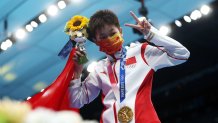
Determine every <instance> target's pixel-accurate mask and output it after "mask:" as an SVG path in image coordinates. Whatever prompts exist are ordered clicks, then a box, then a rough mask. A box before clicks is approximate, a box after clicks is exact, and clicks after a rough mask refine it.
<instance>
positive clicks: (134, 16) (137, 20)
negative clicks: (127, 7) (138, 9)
mask: <svg viewBox="0 0 218 123" xmlns="http://www.w3.org/2000/svg"><path fill="white" fill-rule="evenodd" d="M130 14H131V15H132V17H133V18H134V19H135V20H136V22H137V23H140V21H139V19H138V17H137V16H136V15H135V13H133V12H132V11H130Z"/></svg>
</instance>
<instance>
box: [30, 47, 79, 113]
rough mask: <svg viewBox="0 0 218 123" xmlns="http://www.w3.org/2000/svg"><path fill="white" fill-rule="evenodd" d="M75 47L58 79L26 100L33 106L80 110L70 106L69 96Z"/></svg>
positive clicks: (57, 109)
mask: <svg viewBox="0 0 218 123" xmlns="http://www.w3.org/2000/svg"><path fill="white" fill-rule="evenodd" d="M74 52H75V49H74V48H73V49H72V51H71V52H70V56H69V58H68V60H67V63H66V65H65V67H64V69H63V71H62V72H61V74H60V75H59V76H58V77H57V79H56V80H55V81H54V82H53V83H52V84H51V85H50V86H48V87H47V88H46V89H44V91H43V92H39V93H37V94H35V95H34V96H33V97H32V98H30V99H29V100H27V101H26V102H28V103H30V105H31V106H32V108H33V109H34V108H37V107H44V108H49V109H52V110H56V111H59V110H74V111H77V112H78V111H79V110H78V109H74V108H70V98H69V89H68V87H69V84H70V80H71V79H72V76H73V73H74V62H73V59H72V58H73V55H74Z"/></svg>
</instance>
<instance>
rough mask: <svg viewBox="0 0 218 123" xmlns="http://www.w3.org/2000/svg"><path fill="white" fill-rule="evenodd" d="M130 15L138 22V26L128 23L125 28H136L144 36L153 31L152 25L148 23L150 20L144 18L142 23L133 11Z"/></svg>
mask: <svg viewBox="0 0 218 123" xmlns="http://www.w3.org/2000/svg"><path fill="white" fill-rule="evenodd" d="M130 14H131V15H132V17H133V18H134V19H135V20H136V22H137V24H129V23H126V24H125V26H129V27H132V28H135V29H137V30H138V31H140V32H141V33H143V34H144V35H147V34H148V33H149V31H150V29H151V24H150V23H149V22H148V20H147V19H146V18H145V17H144V18H143V20H142V21H140V20H139V19H138V17H137V16H136V15H135V14H134V13H133V12H132V11H130Z"/></svg>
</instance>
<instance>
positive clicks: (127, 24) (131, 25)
mask: <svg viewBox="0 0 218 123" xmlns="http://www.w3.org/2000/svg"><path fill="white" fill-rule="evenodd" d="M124 25H125V26H129V27H132V28H135V29H140V28H141V26H139V25H135V24H129V23H126V24H124Z"/></svg>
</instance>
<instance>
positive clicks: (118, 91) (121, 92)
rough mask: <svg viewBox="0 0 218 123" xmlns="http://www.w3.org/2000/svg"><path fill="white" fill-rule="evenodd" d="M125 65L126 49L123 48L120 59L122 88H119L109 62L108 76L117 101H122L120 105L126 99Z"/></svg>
mask: <svg viewBox="0 0 218 123" xmlns="http://www.w3.org/2000/svg"><path fill="white" fill-rule="evenodd" d="M125 64H126V49H125V48H124V47H122V50H121V59H120V85H119V86H120V88H118V87H117V82H116V79H115V76H114V74H115V73H113V69H112V65H111V63H110V61H109V60H108V65H107V69H108V75H109V79H110V82H111V86H112V90H113V92H114V95H115V97H116V99H117V100H120V103H121V102H122V101H123V100H124V99H125V95H126V88H125Z"/></svg>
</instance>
